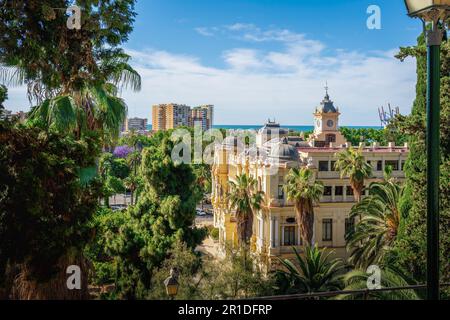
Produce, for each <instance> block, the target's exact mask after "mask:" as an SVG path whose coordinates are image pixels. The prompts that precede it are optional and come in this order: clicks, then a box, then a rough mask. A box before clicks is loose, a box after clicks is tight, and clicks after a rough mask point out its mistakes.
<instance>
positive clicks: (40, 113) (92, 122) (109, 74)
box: [0, 50, 141, 144]
mask: <svg viewBox="0 0 450 320" xmlns="http://www.w3.org/2000/svg"><path fill="white" fill-rule="evenodd" d="M129 59H130V57H129V56H128V55H126V54H125V53H123V52H122V51H121V50H115V51H113V52H112V53H111V54H110V55H108V56H103V57H102V58H101V59H100V60H99V61H97V67H98V70H97V71H96V74H95V80H94V79H93V77H91V76H86V77H85V78H86V79H83V81H82V82H80V81H77V82H75V83H74V82H73V81H72V80H71V79H68V80H66V81H62V80H61V84H60V87H59V88H57V89H49V88H47V87H46V86H45V85H43V84H42V83H41V82H40V80H39V78H38V79H37V80H33V81H29V80H27V79H26V77H25V76H24V72H23V70H21V67H20V64H19V65H16V66H14V67H8V66H0V80H1V81H4V82H7V83H10V84H14V85H23V84H26V83H27V84H28V95H29V98H30V101H31V100H32V99H33V98H34V100H36V101H37V105H36V106H34V107H33V108H32V110H31V112H30V115H29V120H30V121H32V122H40V123H43V124H45V125H48V126H49V127H53V128H55V129H57V130H58V131H62V132H74V133H75V135H76V136H77V137H81V136H82V134H83V133H85V132H86V131H96V132H99V133H100V135H101V137H102V138H103V139H104V143H105V144H108V143H111V142H112V141H113V140H115V139H116V138H117V137H118V135H119V131H120V127H121V125H122V123H123V121H124V120H125V117H126V114H127V106H126V104H125V102H124V100H123V99H121V98H119V97H118V94H119V91H120V90H122V89H123V88H131V89H133V90H135V91H138V90H140V88H141V78H140V76H139V74H138V73H137V72H136V71H135V70H134V69H133V68H132V67H131V66H130V65H129V64H128V60H129ZM55 77H57V75H55Z"/></svg>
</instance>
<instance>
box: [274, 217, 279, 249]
mask: <svg viewBox="0 0 450 320" xmlns="http://www.w3.org/2000/svg"><path fill="white" fill-rule="evenodd" d="M279 233H280V222H279V220H278V218H275V248H277V247H279V246H280V234H279Z"/></svg>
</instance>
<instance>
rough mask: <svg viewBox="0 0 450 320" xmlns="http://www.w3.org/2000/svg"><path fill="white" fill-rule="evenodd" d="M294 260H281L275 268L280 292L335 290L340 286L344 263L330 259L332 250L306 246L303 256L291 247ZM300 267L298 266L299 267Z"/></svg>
mask: <svg viewBox="0 0 450 320" xmlns="http://www.w3.org/2000/svg"><path fill="white" fill-rule="evenodd" d="M293 250H294V253H295V261H294V262H293V261H291V260H289V259H284V260H281V259H280V262H281V267H282V268H279V269H278V270H277V286H278V292H279V293H282V294H295V293H316V292H326V291H336V290H340V289H341V288H342V282H341V281H340V275H341V274H342V272H343V270H344V264H343V263H342V261H341V260H339V259H330V255H332V254H333V252H332V251H328V252H327V250H326V249H319V248H318V247H317V245H315V246H314V247H311V246H306V247H305V252H304V256H302V255H300V253H299V252H298V251H297V249H295V248H293ZM299 267H300V268H299Z"/></svg>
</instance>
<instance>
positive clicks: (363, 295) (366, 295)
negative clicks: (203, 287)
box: [242, 282, 450, 301]
mask: <svg viewBox="0 0 450 320" xmlns="http://www.w3.org/2000/svg"><path fill="white" fill-rule="evenodd" d="M440 287H441V288H450V282H449V283H442V284H441V285H440ZM426 289H427V286H426V285H413V286H404V287H392V288H381V289H372V290H370V289H362V290H341V291H330V292H316V293H302V294H291V295H280V296H269V297H260V298H251V299H242V300H268V301H269V300H271V301H277V300H319V299H321V298H334V297H337V296H340V295H353V296H355V297H360V299H359V300H368V299H370V298H371V295H373V294H374V293H381V292H394V291H404V290H415V291H419V290H426Z"/></svg>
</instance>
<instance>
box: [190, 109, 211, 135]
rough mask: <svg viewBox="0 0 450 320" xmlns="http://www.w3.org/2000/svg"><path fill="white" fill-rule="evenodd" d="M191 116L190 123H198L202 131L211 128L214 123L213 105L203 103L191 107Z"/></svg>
mask: <svg viewBox="0 0 450 320" xmlns="http://www.w3.org/2000/svg"><path fill="white" fill-rule="evenodd" d="M191 118H192V125H195V124H197V123H200V124H201V126H202V129H203V131H206V130H209V129H211V128H212V127H213V123H214V106H213V105H203V106H198V107H195V108H192V112H191Z"/></svg>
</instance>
